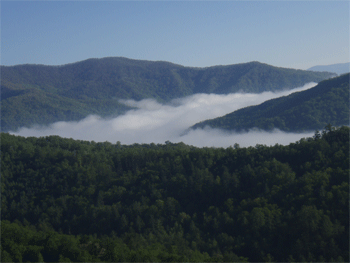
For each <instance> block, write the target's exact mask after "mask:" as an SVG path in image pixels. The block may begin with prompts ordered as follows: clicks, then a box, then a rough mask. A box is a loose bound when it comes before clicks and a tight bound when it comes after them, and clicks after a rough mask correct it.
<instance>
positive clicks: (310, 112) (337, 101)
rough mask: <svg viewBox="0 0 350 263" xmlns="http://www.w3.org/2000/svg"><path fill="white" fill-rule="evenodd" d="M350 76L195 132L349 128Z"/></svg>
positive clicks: (209, 123) (199, 125)
mask: <svg viewBox="0 0 350 263" xmlns="http://www.w3.org/2000/svg"><path fill="white" fill-rule="evenodd" d="M349 76H350V74H344V75H342V76H340V77H336V78H333V79H329V80H324V81H322V82H321V83H319V84H318V85H317V86H316V87H314V88H311V89H309V90H306V91H302V92H296V93H293V94H291V95H289V96H284V97H281V98H277V99H272V100H269V101H266V102H264V103H262V104H260V105H257V106H251V107H247V108H244V109H240V110H237V111H235V112H232V113H229V114H227V115H225V116H223V117H219V118H215V119H212V120H207V121H203V122H201V123H197V124H196V125H194V126H193V127H192V128H193V129H197V128H204V127H206V126H210V127H212V128H220V129H226V130H235V131H242V130H245V131H247V130H249V129H252V128H255V127H256V128H260V129H263V130H272V129H273V128H278V129H280V130H283V131H293V132H301V131H309V130H315V129H322V127H324V126H325V125H326V124H328V123H331V124H333V125H348V124H349Z"/></svg>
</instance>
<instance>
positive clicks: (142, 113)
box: [10, 83, 316, 147]
mask: <svg viewBox="0 0 350 263" xmlns="http://www.w3.org/2000/svg"><path fill="white" fill-rule="evenodd" d="M315 85H316V83H309V84H306V85H305V86H303V87H300V88H297V89H293V90H289V91H283V92H276V93H273V92H263V93H260V94H250V93H246V94H244V93H234V94H228V95H217V94H195V95H192V96H188V97H185V98H182V99H176V100H173V101H171V102H170V103H169V104H160V103H158V102H157V101H155V100H152V99H145V100H141V101H134V100H123V101H122V102H123V103H125V104H127V105H130V106H133V107H136V108H137V109H134V110H130V111H128V112H126V113H125V114H123V115H120V116H118V117H116V118H113V119H104V118H101V117H99V116H94V115H92V116H88V117H87V118H85V119H83V120H81V121H77V122H56V123H53V124H51V125H49V126H45V127H39V126H36V127H32V128H22V129H20V130H19V131H18V132H10V133H12V134H16V135H20V136H25V137H28V136H36V137H40V136H49V135H59V136H61V137H66V138H73V139H79V140H88V141H95V142H104V141H109V142H111V143H116V142H117V141H120V142H121V143H122V144H133V143H164V142H165V141H171V142H174V143H176V142H184V143H185V144H189V145H194V146H198V147H205V146H207V147H229V146H232V145H234V144H235V143H238V144H239V145H240V146H241V147H246V146H255V145H256V144H266V145H274V144H276V143H278V144H283V145H286V144H289V143H290V142H295V141H297V140H299V139H300V138H303V137H310V136H312V135H313V132H310V133H303V134H293V133H285V132H281V131H278V130H274V131H273V132H263V131H250V132H248V133H230V132H225V131H221V130H218V129H204V130H195V131H190V132H189V133H187V134H186V135H182V134H183V132H184V131H185V130H186V129H187V128H188V127H190V126H192V125H194V124H195V123H197V122H200V121H203V120H206V119H212V118H216V117H219V116H223V115H225V114H227V113H230V112H233V111H235V110H237V109H240V108H243V107H247V106H251V105H257V104H260V103H262V102H264V101H266V100H270V99H272V98H277V97H280V96H286V95H289V94H291V93H293V92H296V91H302V90H306V89H309V88H311V87H314V86H315Z"/></svg>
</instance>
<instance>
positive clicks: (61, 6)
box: [1, 1, 349, 69]
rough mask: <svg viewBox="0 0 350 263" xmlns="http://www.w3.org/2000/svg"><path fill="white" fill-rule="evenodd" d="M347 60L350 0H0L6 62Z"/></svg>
mask: <svg viewBox="0 0 350 263" xmlns="http://www.w3.org/2000/svg"><path fill="white" fill-rule="evenodd" d="M111 56H122V57H127V58H133V59H146V60H163V61H169V62H173V63H176V64H181V65H184V66H194V67H207V66H213V65H228V64H236V63H244V62H249V61H260V62H263V63H267V64H270V65H274V66H279V67H291V68H300V69H307V68H309V67H312V66H315V65H329V64H335V63H343V62H349V2H348V1H212V2H209V1H181V2H180V1H140V2H137V1H127V2H126V1H125V2H124V1H27V2H25V1H1V64H2V65H16V64H27V63H30V64H32V63H33V64H45V65H62V64H67V63H72V62H76V61H81V60H85V59H88V58H102V57H111Z"/></svg>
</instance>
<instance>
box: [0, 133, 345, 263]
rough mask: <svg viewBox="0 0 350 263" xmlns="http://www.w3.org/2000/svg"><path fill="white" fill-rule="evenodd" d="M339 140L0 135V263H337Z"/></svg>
mask: <svg viewBox="0 0 350 263" xmlns="http://www.w3.org/2000/svg"><path fill="white" fill-rule="evenodd" d="M349 132H350V129H349V128H348V127H341V128H335V127H332V126H327V127H326V128H325V129H324V130H322V131H321V132H315V136H314V137H313V138H307V139H301V140H300V141H298V142H296V143H292V144H290V145H288V146H281V145H275V146H273V147H266V146H264V145H257V146H256V147H249V148H240V147H238V146H237V147H230V148H227V149H222V148H195V147H192V146H188V145H185V144H183V143H178V144H173V143H170V142H167V143H166V144H158V145H155V144H150V145H148V144H142V145H140V144H134V145H131V146H127V145H121V144H120V143H117V144H111V143H108V142H105V143H95V142H87V141H76V140H73V139H63V138H60V137H58V136H49V137H41V138H34V137H29V138H23V137H19V136H13V135H9V134H6V133H2V134H1V194H2V196H1V202H2V204H1V208H2V211H1V212H2V222H1V223H2V225H1V231H2V235H1V251H2V257H3V260H5V259H6V261H14V262H23V261H24V262H27V261H30V262H36V261H44V262H58V261H62V262H63V261H65V262H67V261H71V262H82V261H84V262H95V261H109V262H126V261H133V262H135V261H138V262H143V261H173V262H174V261H177V262H179V261H191V262H192V261H193V262H214V261H229V262H235V261H241V262H242V261H255V262H258V261H259V262H268V261H277V262H286V261H314V262H315V261H320V262H321V261H345V262H348V261H349V250H348V248H349V209H348V207H349V177H348V175H349V154H348V153H349Z"/></svg>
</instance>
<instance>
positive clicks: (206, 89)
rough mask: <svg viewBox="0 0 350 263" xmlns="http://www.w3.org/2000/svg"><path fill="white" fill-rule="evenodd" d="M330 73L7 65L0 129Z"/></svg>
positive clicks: (108, 62)
mask: <svg viewBox="0 0 350 263" xmlns="http://www.w3.org/2000/svg"><path fill="white" fill-rule="evenodd" d="M331 76H332V73H327V72H311V71H302V70H294V69H284V68H277V67H273V66H269V65H266V64H262V63H259V62H250V63H245V64H237V65H230V66H215V67H208V68H191V67H183V66H180V65H176V64H172V63H169V62H161V61H158V62H153V61H143V60H132V59H127V58H120V57H116V58H103V59H88V60H85V61H81V62H77V63H72V64H67V65H63V66H44V65H17V66H11V67H7V66H2V67H1V93H2V97H1V104H2V106H1V109H2V122H1V124H2V127H1V130H2V131H8V130H13V129H16V128H19V127H21V126H30V125H33V124H49V123H52V122H54V121H63V120H64V121H67V120H78V119H81V118H83V117H86V116H87V115H89V114H99V115H102V116H107V115H111V114H113V113H114V114H118V113H120V112H122V111H123V110H125V109H127V107H126V106H124V105H122V104H120V103H119V102H118V100H119V99H135V100H140V99H144V98H154V99H157V100H159V101H169V100H171V99H174V98H180V97H184V96H188V95H192V94H194V93H219V94H225V93H232V92H237V91H245V92H262V91H265V90H272V91H273V90H280V89H287V88H294V87H297V86H302V85H303V84H305V83H307V82H311V81H314V82H319V81H321V80H324V79H327V78H329V77H331Z"/></svg>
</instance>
